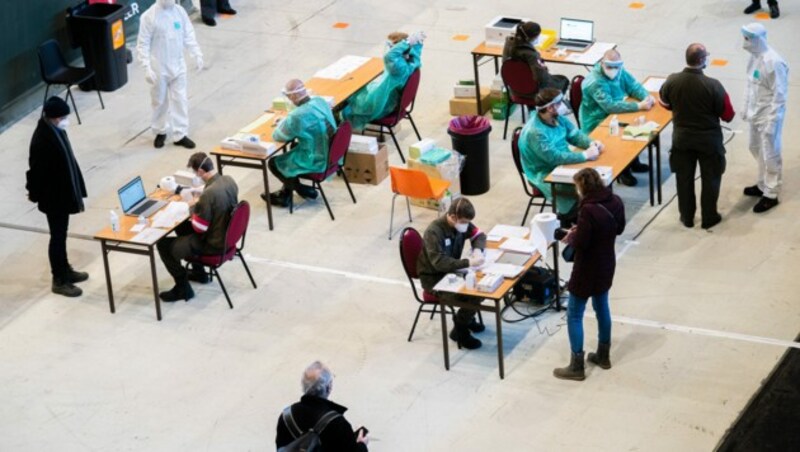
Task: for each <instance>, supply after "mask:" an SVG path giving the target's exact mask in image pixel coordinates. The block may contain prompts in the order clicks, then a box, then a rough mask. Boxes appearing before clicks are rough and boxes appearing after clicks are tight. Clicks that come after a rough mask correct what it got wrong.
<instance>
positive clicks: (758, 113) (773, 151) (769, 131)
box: [742, 23, 789, 199]
mask: <svg viewBox="0 0 800 452" xmlns="http://www.w3.org/2000/svg"><path fill="white" fill-rule="evenodd" d="M742 34H744V36H745V38H746V39H745V41H744V46H743V47H744V49H745V50H747V51H748V52H750V61H748V63H747V88H746V92H745V105H744V112H743V115H742V117H743V119H744V120H745V121H748V122H749V123H750V152H751V153H752V154H753V157H755V159H756V160H757V161H758V188H759V190H761V191H762V192H763V193H764V197H766V198H772V199H777V198H778V195H779V194H780V189H781V184H782V169H783V161H782V159H781V132H782V129H783V117H784V115H785V114H786V95H787V91H788V77H789V66H788V65H787V64H786V61H785V60H784V59H783V58H782V57H781V56H780V55H778V53H777V52H776V51H775V50H773V49H772V48H771V47H770V46H769V45H767V31H766V29H765V28H764V26H763V25H761V24H758V23H754V24H750V25H746V26H744V27H742Z"/></svg>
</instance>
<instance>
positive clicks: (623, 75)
mask: <svg viewBox="0 0 800 452" xmlns="http://www.w3.org/2000/svg"><path fill="white" fill-rule="evenodd" d="M581 91H582V92H583V96H582V100H581V109H580V118H581V131H583V133H591V132H592V130H594V129H595V127H597V126H598V125H599V124H600V123H601V122H603V120H604V119H606V117H607V116H608V115H610V114H614V113H628V112H632V111H643V110H650V109H651V108H653V104H654V103H655V101H654V99H653V97H652V96H650V93H648V92H647V90H645V89H644V87H643V86H642V84H641V83H639V82H637V81H636V79H635V78H633V76H632V75H631V73H630V72H628V71H626V70H625V68H624V67H623V65H622V57H621V56H620V54H619V52H617V51H616V50H614V49H611V50H609V51H607V52H606V53H605V55H603V59H602V60H601V61H600V62H599V63H597V64H596V65H595V67H594V68H593V69H592V71H591V72H590V73H589V75H587V76H586V79H585V80H584V81H583V86H582V88H581ZM626 97H632V98H634V99H637V100H638V101H639V102H633V101H626V100H625V98H626ZM648 169H649V167H648V166H647V165H645V164H644V163H640V162H639V159H638V158H637V159H636V160H634V161H633V163H631V164H630V166H628V167H627V168H625V171H623V172H622V174H620V175H619V180H620V182H622V183H623V184H625V185H627V186H634V185H636V178H635V177H634V176H633V174H631V170H633V171H634V172H637V173H643V172H645V171H647V170H648Z"/></svg>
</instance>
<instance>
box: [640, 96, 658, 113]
mask: <svg viewBox="0 0 800 452" xmlns="http://www.w3.org/2000/svg"><path fill="white" fill-rule="evenodd" d="M654 104H655V100H654V99H653V96H647V99H645V100H643V101H641V102H639V110H649V109H651V108H653V105H654Z"/></svg>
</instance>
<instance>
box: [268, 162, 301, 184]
mask: <svg viewBox="0 0 800 452" xmlns="http://www.w3.org/2000/svg"><path fill="white" fill-rule="evenodd" d="M267 168H269V172H270V173H272V174H273V175H274V176H275V177H277V178H278V180H279V181H281V183H282V184H283V190H284V191H290V190H297V187H298V186H300V179H298V178H296V177H286V176H284V175H283V173H281V171H280V170H279V169H278V166H277V165H276V164H275V160H273V159H269V161H268V162H267Z"/></svg>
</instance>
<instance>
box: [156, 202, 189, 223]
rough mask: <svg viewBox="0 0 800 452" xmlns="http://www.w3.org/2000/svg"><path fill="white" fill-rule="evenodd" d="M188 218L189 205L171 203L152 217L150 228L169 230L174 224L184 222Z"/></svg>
mask: <svg viewBox="0 0 800 452" xmlns="http://www.w3.org/2000/svg"><path fill="white" fill-rule="evenodd" d="M188 216H189V204H187V203H185V202H179V201H173V202H171V203H169V204H167V206H166V207H164V208H163V209H161V210H160V211H159V212H158V213H156V214H155V215H153V222H152V227H154V228H171V227H172V226H174V225H175V223H178V222H180V221H183V220H185V219H186V218H187V217H188Z"/></svg>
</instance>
